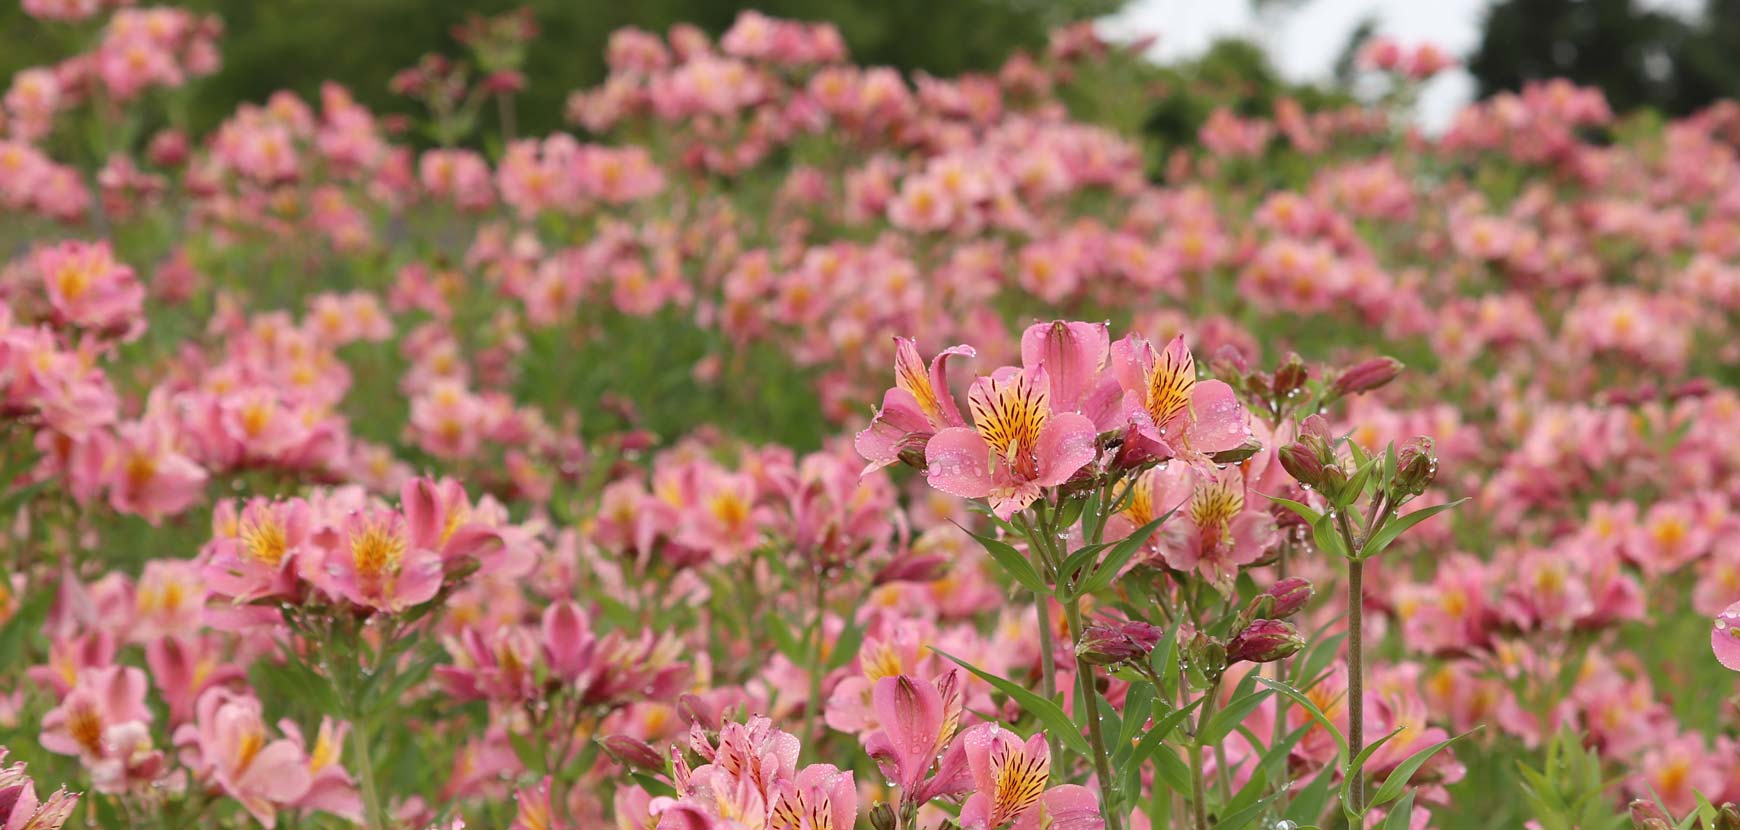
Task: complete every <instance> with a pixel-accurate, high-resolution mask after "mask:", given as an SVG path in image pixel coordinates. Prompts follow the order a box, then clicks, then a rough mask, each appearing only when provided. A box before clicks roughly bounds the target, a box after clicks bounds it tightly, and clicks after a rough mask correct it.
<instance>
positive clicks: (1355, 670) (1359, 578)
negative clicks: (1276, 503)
mask: <svg viewBox="0 0 1740 830" xmlns="http://www.w3.org/2000/svg"><path fill="white" fill-rule="evenodd" d="M1349 509H1351V508H1347V507H1343V508H1341V509H1339V510H1336V511H1335V521H1336V528H1337V529H1338V530H1340V531H1341V541H1342V543H1343V544H1345V545H1346V546H1347V758H1348V769H1346V770H1344V771H1343V775H1345V776H1347V778H1348V779H1349V781H1348V783H1349V787H1348V792H1349V794H1350V796H1351V798H1352V800H1353V803H1352V804H1351V805H1349V806H1350V807H1351V808H1352V813H1353V814H1354V815H1356V816H1358V818H1357V819H1356V820H1355V821H1354V822H1353V830H1365V776H1364V775H1362V774H1360V773H1359V772H1358V771H1356V770H1354V769H1353V759H1354V758H1357V757H1359V753H1360V752H1361V751H1362V750H1364V749H1365V631H1364V629H1365V560H1364V559H1362V558H1361V553H1362V551H1361V548H1362V547H1363V542H1364V540H1363V539H1356V538H1354V534H1353V527H1352V525H1351V524H1350V523H1349V522H1348V520H1347V511H1348V510H1349ZM1380 517H1381V514H1380Z"/></svg>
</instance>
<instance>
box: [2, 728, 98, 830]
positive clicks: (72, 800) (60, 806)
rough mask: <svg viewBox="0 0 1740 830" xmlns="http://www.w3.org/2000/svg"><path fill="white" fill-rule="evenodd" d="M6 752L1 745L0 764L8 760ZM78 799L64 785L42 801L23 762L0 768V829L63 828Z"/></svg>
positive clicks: (55, 829) (43, 829) (37, 829)
mask: <svg viewBox="0 0 1740 830" xmlns="http://www.w3.org/2000/svg"><path fill="white" fill-rule="evenodd" d="M6 752H7V750H6V748H5V747H0V763H4V762H5V760H6ZM78 801H79V797H78V795H77V794H76V793H69V792H67V791H66V788H65V787H62V788H60V789H58V790H55V791H54V794H53V795H50V796H49V797H48V800H47V801H41V800H39V799H38V798H37V796H36V782H34V781H32V780H30V776H28V775H26V774H25V772H24V764H22V763H18V764H12V765H10V766H6V767H0V830H60V828H61V826H62V825H64V824H66V820H67V818H68V817H69V816H71V815H72V811H73V808H74V807H76V806H78Z"/></svg>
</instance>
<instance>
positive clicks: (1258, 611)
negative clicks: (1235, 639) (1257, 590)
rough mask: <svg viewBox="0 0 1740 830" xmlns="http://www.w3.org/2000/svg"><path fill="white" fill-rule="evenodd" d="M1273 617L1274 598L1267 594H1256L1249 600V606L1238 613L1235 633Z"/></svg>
mask: <svg viewBox="0 0 1740 830" xmlns="http://www.w3.org/2000/svg"><path fill="white" fill-rule="evenodd" d="M1274 616H1275V598H1274V597H1272V596H1269V595H1268V594H1257V595H1256V596H1254V597H1252V598H1251V604H1250V605H1247V606H1245V610H1243V611H1241V612H1239V618H1238V626H1237V627H1236V629H1235V630H1236V631H1243V630H1244V629H1245V628H1247V627H1249V626H1250V624H1251V623H1253V622H1256V621H1257V620H1266V619H1270V618H1272V617H1274Z"/></svg>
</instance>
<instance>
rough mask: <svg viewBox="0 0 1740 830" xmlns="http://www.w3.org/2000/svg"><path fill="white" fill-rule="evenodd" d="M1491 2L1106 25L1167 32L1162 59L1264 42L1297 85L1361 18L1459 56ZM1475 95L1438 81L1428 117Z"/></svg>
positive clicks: (1209, 10) (1418, 1) (1320, 5)
mask: <svg viewBox="0 0 1740 830" xmlns="http://www.w3.org/2000/svg"><path fill="white" fill-rule="evenodd" d="M1487 4H1488V0H1305V1H1304V2H1303V3H1300V4H1298V5H1297V6H1295V7H1294V8H1293V9H1291V10H1288V11H1282V12H1278V13H1275V12H1271V13H1270V14H1269V17H1268V18H1266V19H1259V18H1258V16H1257V15H1256V14H1255V13H1254V12H1253V11H1252V10H1251V3H1250V2H1249V0H1132V2H1131V3H1130V5H1129V6H1127V7H1125V9H1124V10H1123V11H1122V12H1119V13H1118V14H1117V15H1114V16H1112V17H1109V18H1106V19H1105V20H1103V21H1101V30H1102V31H1103V32H1104V33H1105V34H1107V35H1109V36H1111V37H1114V38H1118V39H1125V38H1134V37H1139V36H1142V35H1151V34H1154V35H1159V36H1160V39H1159V41H1158V42H1157V43H1155V45H1154V47H1153V49H1152V50H1151V52H1150V54H1151V55H1152V56H1153V57H1154V58H1156V59H1157V60H1160V61H1163V62H1164V61H1170V60H1177V59H1179V58H1182V57H1190V56H1194V55H1197V54H1200V53H1201V52H1202V51H1203V50H1204V49H1206V48H1207V47H1208V44H1210V43H1212V42H1213V41H1214V40H1215V39H1217V38H1219V37H1223V36H1227V35H1242V36H1245V37H1249V38H1252V39H1254V40H1256V41H1257V42H1258V43H1261V44H1263V45H1264V46H1265V47H1266V48H1267V49H1268V52H1269V56H1270V59H1271V60H1273V61H1274V62H1275V65H1276V66H1277V67H1278V68H1279V69H1280V71H1281V72H1282V74H1284V75H1285V76H1286V77H1288V78H1290V79H1292V80H1295V81H1309V80H1321V79H1323V78H1326V77H1328V76H1329V74H1330V73H1331V71H1332V68H1333V66H1334V64H1335V58H1336V57H1337V56H1338V55H1340V54H1341V49H1342V47H1343V46H1345V45H1346V44H1347V38H1348V35H1349V34H1351V33H1352V32H1353V30H1354V28H1355V27H1356V26H1358V25H1359V23H1360V21H1362V20H1364V19H1366V18H1367V17H1371V18H1373V19H1375V20H1376V21H1377V32H1378V33H1379V34H1385V35H1390V36H1392V37H1394V38H1396V39H1398V40H1400V41H1401V42H1402V43H1403V44H1412V43H1416V42H1421V41H1431V42H1433V43H1436V44H1437V45H1438V46H1439V47H1440V48H1442V49H1444V50H1446V51H1448V52H1449V53H1451V54H1452V55H1456V56H1458V57H1466V56H1467V55H1469V54H1470V53H1472V52H1473V51H1474V49H1475V47H1476V46H1478V45H1479V43H1480V27H1481V23H1482V20H1483V19H1484V17H1485V14H1486V6H1487ZM1642 5H1644V6H1647V7H1651V8H1663V9H1669V10H1673V11H1677V12H1681V13H1686V14H1691V13H1695V12H1696V11H1697V10H1698V9H1699V8H1700V7H1701V6H1702V3H1701V2H1700V0H1644V2H1643V3H1642ZM1473 96H1474V79H1473V78H1472V77H1470V76H1469V74H1468V72H1467V71H1466V70H1463V69H1461V68H1458V69H1456V70H1454V71H1451V72H1446V73H1444V74H1441V75H1439V76H1438V77H1436V78H1434V79H1432V80H1431V81H1430V82H1429V83H1428V84H1427V86H1426V88H1425V89H1424V90H1422V93H1421V99H1420V120H1421V122H1422V123H1423V125H1424V126H1425V127H1426V128H1427V129H1428V130H1437V129H1442V128H1443V127H1444V126H1445V125H1447V124H1448V123H1449V122H1450V119H1451V117H1452V116H1453V115H1455V113H1456V111H1457V110H1458V109H1459V108H1461V106H1462V105H1463V104H1465V103H1467V102H1468V101H1469V100H1470V99H1471V98H1472V97H1473Z"/></svg>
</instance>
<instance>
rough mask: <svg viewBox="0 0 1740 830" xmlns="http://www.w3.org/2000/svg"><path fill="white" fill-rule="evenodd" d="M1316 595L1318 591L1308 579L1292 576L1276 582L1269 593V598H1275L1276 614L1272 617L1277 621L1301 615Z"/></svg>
mask: <svg viewBox="0 0 1740 830" xmlns="http://www.w3.org/2000/svg"><path fill="white" fill-rule="evenodd" d="M1316 593H1317V589H1316V588H1313V587H1312V585H1311V580H1308V579H1301V578H1299V577H1296V576H1290V577H1287V578H1286V579H1283V580H1281V581H1279V582H1276V583H1275V584H1274V585H1272V586H1270V587H1269V590H1268V592H1267V596H1271V597H1274V598H1275V613H1273V614H1271V615H1270V616H1271V617H1273V618H1275V619H1277V620H1284V619H1286V618H1288V617H1291V616H1293V615H1294V614H1297V613H1299V611H1300V609H1302V608H1304V607H1305V603H1308V602H1310V601H1311V597H1312V596H1313V595H1314V594H1316Z"/></svg>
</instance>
